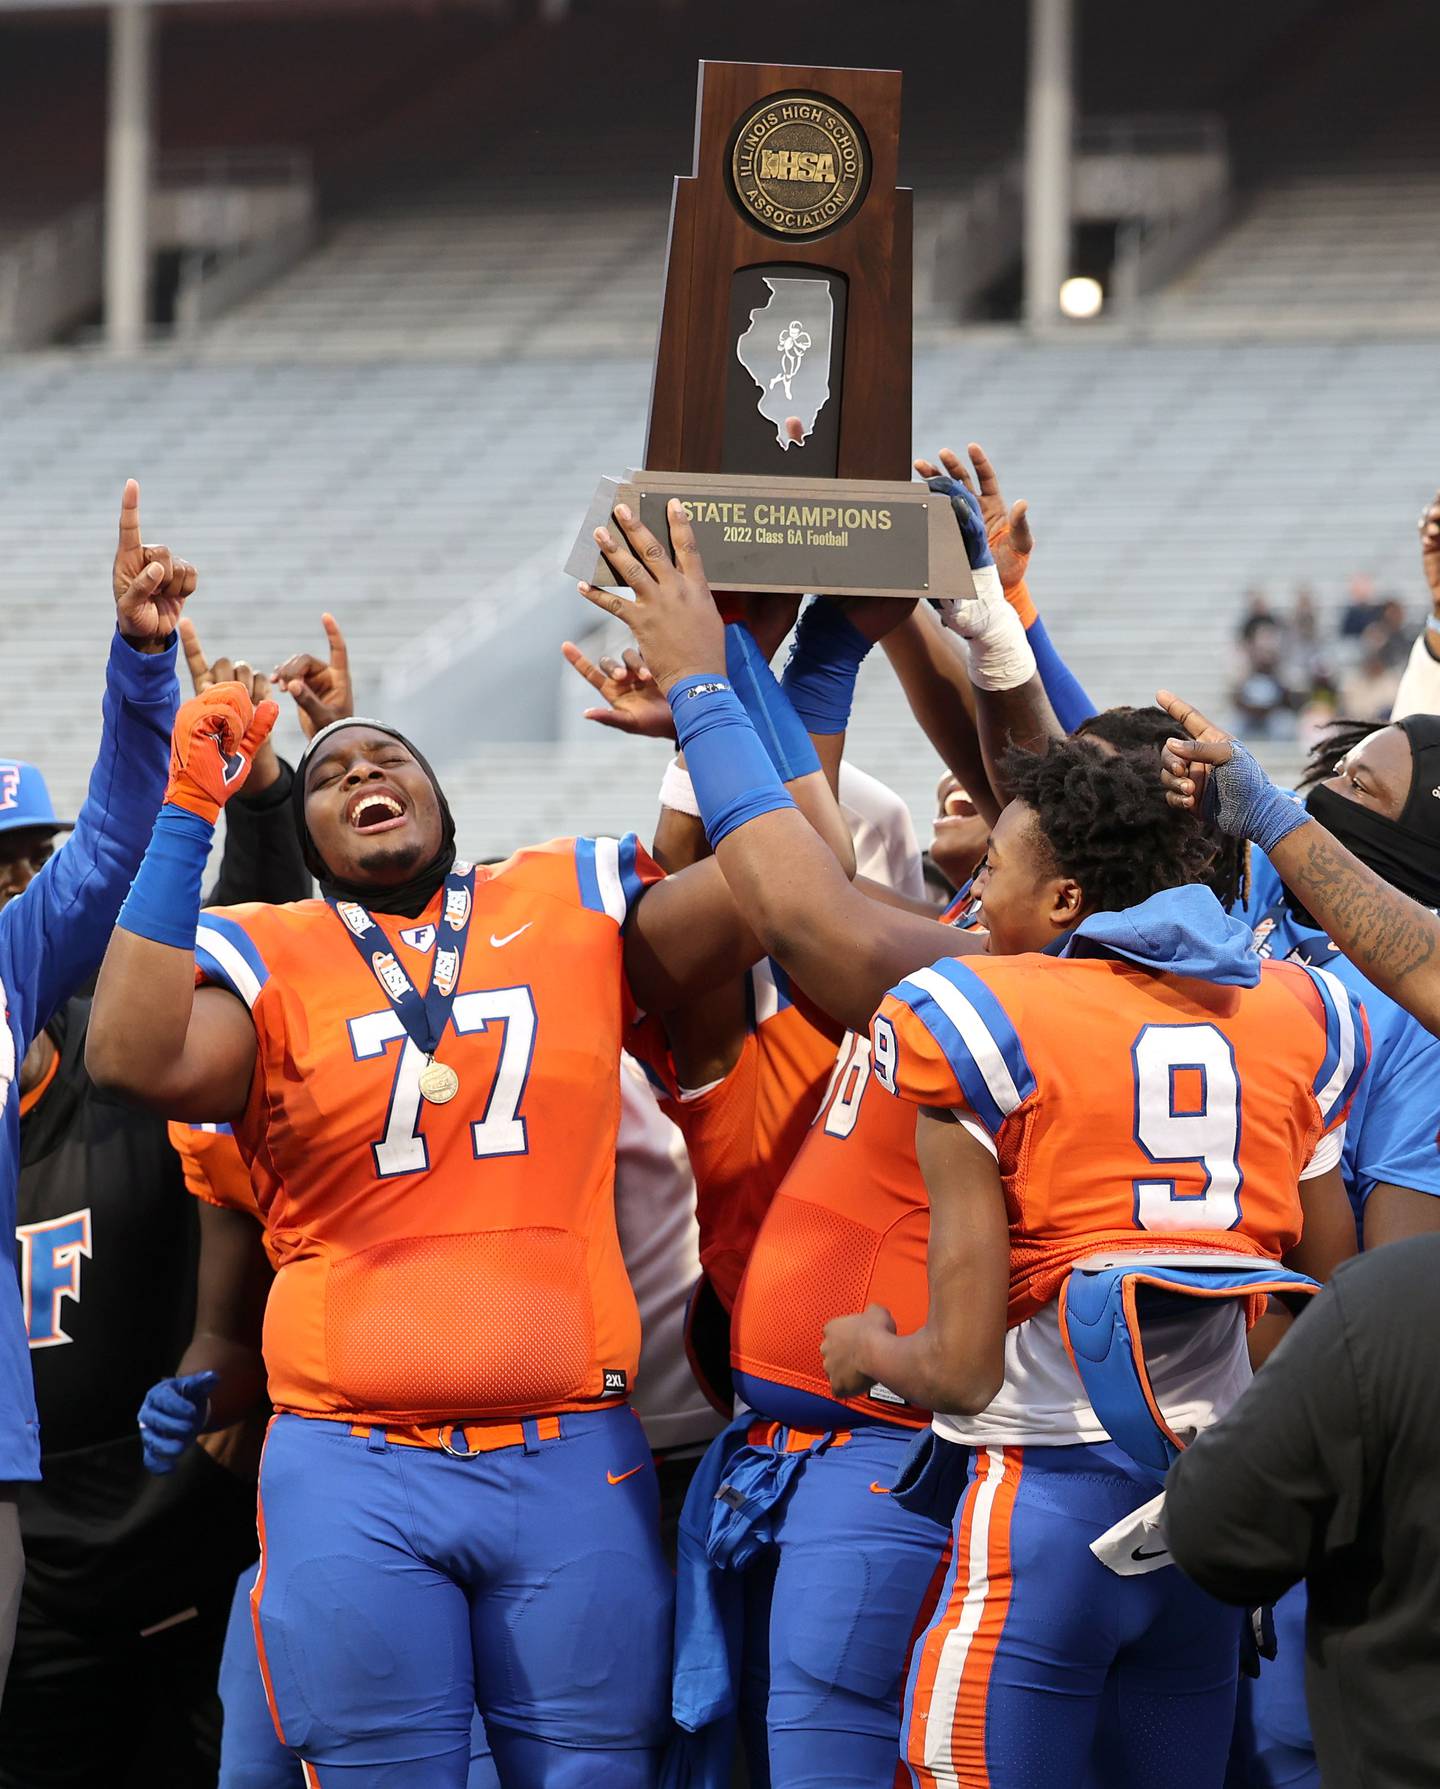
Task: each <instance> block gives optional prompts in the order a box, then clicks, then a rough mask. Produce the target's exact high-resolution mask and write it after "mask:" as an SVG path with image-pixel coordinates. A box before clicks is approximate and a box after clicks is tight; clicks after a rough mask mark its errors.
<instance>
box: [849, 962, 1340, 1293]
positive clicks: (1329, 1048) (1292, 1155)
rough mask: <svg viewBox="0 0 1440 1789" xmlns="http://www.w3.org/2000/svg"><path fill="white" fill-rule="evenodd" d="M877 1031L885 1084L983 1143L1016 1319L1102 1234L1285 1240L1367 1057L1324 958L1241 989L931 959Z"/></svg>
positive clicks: (1147, 974)
mask: <svg viewBox="0 0 1440 1789" xmlns="http://www.w3.org/2000/svg"><path fill="white" fill-rule="evenodd" d="M871 1039H872V1048H873V1053H874V1063H875V1073H876V1077H877V1079H879V1080H880V1081H881V1083H882V1085H884V1086H886V1087H888V1088H889V1089H890V1091H891V1092H892V1093H899V1094H900V1095H901V1096H902V1097H903V1098H904V1099H906V1100H909V1101H912V1102H914V1103H915V1104H917V1105H922V1106H932V1107H939V1108H949V1109H952V1110H954V1111H955V1112H957V1114H958V1115H959V1116H960V1117H961V1118H963V1119H964V1120H965V1121H966V1122H967V1123H968V1124H969V1125H970V1127H971V1129H972V1131H978V1133H980V1134H981V1136H982V1139H988V1140H989V1142H990V1144H991V1145H992V1146H993V1148H994V1150H995V1153H996V1156H997V1159H998V1161H999V1165H1000V1172H1001V1179H1002V1182H1003V1185H1004V1190H1005V1199H1006V1205H1007V1208H1008V1212H1009V1219H1010V1301H1009V1313H1008V1321H1009V1323H1010V1325H1011V1326H1012V1327H1013V1326H1014V1325H1015V1324H1017V1323H1021V1322H1023V1321H1024V1320H1025V1319H1026V1318H1029V1317H1032V1316H1034V1315H1035V1313H1036V1312H1037V1311H1039V1310H1040V1309H1041V1308H1042V1307H1043V1306H1044V1305H1046V1304H1048V1303H1049V1301H1050V1300H1051V1299H1052V1298H1053V1297H1054V1296H1055V1294H1056V1293H1057V1292H1058V1290H1059V1288H1060V1283H1061V1281H1062V1280H1063V1279H1064V1277H1065V1274H1066V1272H1067V1271H1068V1270H1069V1268H1070V1266H1071V1264H1072V1263H1073V1262H1074V1261H1076V1260H1078V1259H1079V1258H1080V1257H1081V1256H1083V1255H1086V1254H1090V1253H1093V1252H1095V1251H1096V1250H1097V1249H1099V1250H1113V1249H1125V1250H1126V1251H1128V1252H1134V1251H1140V1252H1143V1251H1144V1250H1146V1249H1160V1250H1165V1251H1173V1250H1175V1249H1177V1248H1183V1249H1197V1248H1200V1249H1213V1250H1218V1251H1220V1252H1223V1253H1229V1254H1237V1255H1242V1256H1250V1257H1252V1258H1253V1257H1257V1256H1258V1257H1264V1258H1270V1259H1279V1258H1280V1257H1281V1256H1283V1255H1284V1254H1285V1253H1286V1251H1287V1250H1288V1249H1290V1248H1291V1247H1292V1246H1293V1245H1294V1243H1295V1242H1296V1241H1298V1239H1299V1235H1300V1228H1301V1209H1300V1199H1299V1180H1300V1176H1301V1174H1302V1171H1303V1170H1304V1169H1305V1167H1306V1166H1307V1164H1308V1163H1309V1161H1310V1158H1311V1156H1312V1155H1313V1154H1314V1151H1315V1146H1316V1144H1317V1142H1318V1141H1319V1139H1320V1138H1321V1136H1322V1135H1323V1134H1325V1133H1327V1132H1329V1131H1332V1130H1334V1129H1335V1128H1336V1127H1337V1126H1339V1125H1340V1124H1341V1123H1343V1121H1344V1118H1345V1114H1346V1112H1347V1111H1348V1109H1349V1105H1350V1101H1351V1099H1352V1098H1353V1097H1354V1093H1355V1089H1356V1087H1357V1085H1358V1083H1359V1081H1360V1077H1361V1075H1362V1074H1363V1072H1364V1069H1365V1066H1366V1062H1367V1060H1368V1055H1369V1037H1368V1031H1367V1028H1366V1023H1365V1016H1364V1012H1363V1010H1362V1008H1361V1007H1360V1005H1359V1003H1358V1002H1356V1001H1354V1000H1353V999H1352V997H1351V996H1350V994H1349V993H1348V992H1347V991H1346V989H1345V988H1344V986H1343V985H1342V984H1341V983H1340V982H1339V981H1338V980H1337V979H1336V978H1335V977H1334V976H1332V975H1330V974H1328V973H1326V972H1325V971H1324V970H1311V969H1308V968H1306V967H1304V966H1302V965H1299V964H1292V963H1270V964H1266V965H1264V966H1263V968H1262V969H1261V972H1260V977H1259V980H1258V982H1257V983H1256V984H1255V985H1254V986H1253V987H1243V986H1233V985H1226V984H1222V983H1219V982H1212V981H1205V980H1201V979H1199V978H1197V977H1194V976H1178V975H1173V974H1166V973H1156V972H1155V971H1154V970H1151V969H1146V968H1141V967H1138V966H1137V965H1136V964H1134V963H1130V962H1127V961H1123V960H1120V959H1118V958H1115V957H1109V956H1105V957H1090V956H1087V957H1076V958H1069V959H1065V960H1061V959H1058V958H1055V957H1051V956H1045V955H1028V956H1019V957H979V958H977V957H967V958H966V959H965V960H964V961H963V962H962V961H960V960H959V959H956V958H949V957H947V958H942V959H941V960H940V961H939V962H937V963H935V964H933V965H932V966H931V967H930V968H928V969H921V970H917V971H916V972H915V973H914V974H912V975H910V976H908V977H907V978H906V979H905V980H904V981H903V982H901V983H900V984H899V985H898V986H897V987H896V988H894V989H892V991H891V992H890V993H889V994H888V995H887V996H886V997H885V1000H884V1002H883V1004H882V1005H881V1007H880V1010H879V1012H878V1013H877V1014H876V1016H875V1018H874V1020H873V1022H872V1026H871Z"/></svg>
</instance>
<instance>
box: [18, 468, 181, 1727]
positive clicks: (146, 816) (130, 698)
mask: <svg viewBox="0 0 1440 1789" xmlns="http://www.w3.org/2000/svg"><path fill="white" fill-rule="evenodd" d="M112 585H113V595H114V599H115V635H114V638H113V640H112V643H111V647H110V657H109V662H108V665H107V667H106V673H105V699H104V704H103V707H102V711H101V712H102V715H103V730H102V732H101V737H100V752H99V756H98V757H97V759H96V763H95V768H94V770H93V772H92V773H91V778H90V790H89V794H88V795H87V796H86V799H85V804H84V806H83V807H82V808H81V810H80V816H79V819H78V820H77V821H76V823H75V828H74V836H73V837H72V838H71V840H70V843H69V845H68V846H67V847H66V849H65V850H64V851H63V852H62V853H61V855H60V857H59V858H58V859H57V860H56V861H55V862H54V863H46V862H44V861H43V859H40V849H43V847H40V848H37V849H36V850H35V852H34V853H33V855H28V856H24V857H21V856H20V855H19V854H18V853H17V854H16V856H15V857H14V859H13V861H11V862H9V863H8V864H7V866H6V875H5V878H4V883H5V890H6V892H5V895H4V898H3V900H0V1008H3V1011H4V1015H5V1023H4V1024H3V1025H0V1109H3V1113H4V1125H3V1129H0V1245H3V1253H4V1258H5V1259H6V1260H8V1262H9V1264H10V1271H9V1272H8V1273H3V1272H0V1294H3V1296H0V1689H3V1687H4V1683H5V1674H6V1671H7V1669H8V1667H9V1663H10V1649H11V1642H12V1638H13V1635H14V1631H15V1621H16V1617H17V1615H18V1612H19V1606H20V1594H21V1587H22V1584H23V1582H24V1575H25V1557H24V1548H23V1544H22V1541H21V1532H20V1519H19V1512H18V1498H19V1495H21V1494H23V1491H24V1488H25V1485H26V1484H27V1483H29V1482H30V1481H33V1480H34V1479H36V1478H38V1477H39V1475H40V1437H39V1429H38V1424H37V1422H36V1416H35V1392H34V1386H33V1382H32V1376H31V1372H30V1361H29V1358H28V1350H27V1348H26V1334H25V1315H24V1311H23V1308H22V1302H21V1295H20V1284H19V1276H18V1275H17V1274H16V1272H15V1265H16V1263H15V1256H14V1254H13V1252H12V1251H13V1250H14V1247H15V1244H14V1241H13V1240H12V1238H13V1235H14V1225H15V1188H16V1182H17V1180H18V1177H19V1155H20V1125H19V1117H20V1113H19V1107H20V1092H21V1089H20V1074H19V1072H18V1071H19V1068H20V1064H21V1063H22V1062H23V1061H24V1060H25V1059H26V1057H27V1054H28V1052H29V1050H30V1047H31V1045H32V1044H33V1042H34V1040H35V1037H36V1035H37V1033H39V1032H41V1031H43V1030H44V1028H45V1026H46V1024H47V1023H48V1022H49V1020H50V1018H51V1017H52V1015H53V1014H54V1013H55V1011H56V1009H57V1008H58V1007H59V1006H60V1005H61V1003H62V1002H63V1001H64V1000H65V999H66V998H67V997H68V995H69V994H70V993H72V992H73V990H74V989H75V988H77V987H81V986H83V985H84V983H85V982H86V981H87V980H88V979H89V977H90V976H91V974H92V973H93V972H94V969H95V965H96V960H97V958H98V957H99V955H100V954H101V952H102V951H103V949H104V946H105V939H106V936H107V934H108V932H109V929H110V927H111V926H112V925H113V923H114V920H115V914H116V911H117V909H118V907H119V905H120V902H121V900H122V899H123V896H124V892H125V888H126V885H127V883H128V882H129V880H130V877H131V876H132V875H133V873H134V870H135V866H136V864H137V862H138V861H139V858H140V854H141V853H142V852H143V850H144V848H145V842H146V839H147V836H148V834H149V832H150V829H151V826H152V825H153V823H154V817H155V812H156V809H157V808H158V806H159V804H160V798H161V796H162V795H163V794H164V789H165V767H166V762H167V759H168V756H169V734H170V730H171V727H172V726H173V724H174V719H175V698H176V696H177V694H178V690H177V687H176V682H175V624H176V622H177V620H178V619H179V615H180V610H181V607H182V605H183V604H184V602H185V599H186V598H187V597H188V596H189V595H190V594H191V592H192V591H193V590H194V588H195V568H194V567H193V566H192V565H190V564H188V563H187V562H186V561H185V560H183V559H181V558H179V557H178V556H174V555H172V554H171V552H170V549H169V548H168V547H159V546H146V545H145V544H144V543H143V542H142V540H141V537H140V487H139V485H138V484H137V483H136V482H135V480H134V479H133V478H132V479H129V480H127V482H126V485H125V493H124V496H123V497H122V498H121V503H120V541H119V547H118V549H117V551H116V554H115V562H114V566H113V570H112ZM21 781H22V772H21V769H20V766H19V765H16V764H6V765H0V810H8V811H14V807H15V805H16V804H18V803H19V801H20V800H21V799H22V793H23V792H22V789H21ZM31 830H32V832H33V829H31ZM37 859H40V860H39V861H37ZM17 883H18V886H17ZM78 1255H79V1249H78V1245H77V1249H76V1255H75V1257H73V1258H75V1259H76V1260H77V1261H78ZM56 1298H57V1302H58V1298H59V1294H58V1291H57V1295H56ZM70 1724H72V1725H73V1722H72V1723H70ZM65 1730H66V1729H61V1731H62V1732H63V1731H65Z"/></svg>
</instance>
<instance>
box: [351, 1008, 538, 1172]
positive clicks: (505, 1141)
mask: <svg viewBox="0 0 1440 1789" xmlns="http://www.w3.org/2000/svg"><path fill="white" fill-rule="evenodd" d="M450 1024H451V1027H452V1028H453V1030H454V1031H455V1033H456V1035H457V1036H459V1037H466V1036H469V1035H471V1034H473V1033H475V1032H477V1031H486V1030H488V1029H489V1027H490V1026H491V1025H493V1024H499V1025H502V1026H503V1027H504V1032H503V1035H502V1037H501V1040H500V1060H499V1063H498V1064H497V1066H496V1070H495V1078H494V1080H493V1081H492V1082H491V1084H490V1088H489V1091H488V1093H487V1094H486V1097H485V1104H484V1109H483V1111H482V1113H481V1115H480V1117H479V1118H478V1119H477V1120H474V1121H473V1122H472V1123H471V1126H470V1140H471V1143H472V1146H473V1148H474V1151H475V1158H476V1160H477V1161H481V1160H484V1159H485V1158H486V1157H489V1156H499V1155H524V1154H525V1152H526V1151H527V1149H528V1148H529V1139H528V1137H527V1134H526V1129H525V1120H524V1118H523V1117H522V1116H521V1112H520V1106H521V1102H522V1101H523V1099H524V1097H525V1087H526V1083H527V1082H528V1081H529V1078H530V1064H531V1061H532V1060H533V1058H534V1054H535V1001H534V997H533V996H532V994H531V992H530V990H529V988H527V987H520V988H478V989H476V990H475V992H474V993H471V994H457V995H456V997H455V1004H454V1006H453V1007H452V1008H451V1012H450ZM349 1029H350V1046H351V1048H352V1049H353V1050H354V1052H355V1059H356V1061H357V1062H365V1061H368V1060H370V1059H372V1058H374V1057H376V1056H383V1055H384V1054H385V1052H386V1050H387V1049H388V1048H389V1047H390V1045H391V1044H393V1043H399V1045H400V1054H399V1057H398V1059H397V1061H396V1064H395V1077H394V1080H393V1081H392V1083H391V1087H390V1106H389V1110H388V1111H387V1112H386V1114H385V1134H384V1136H382V1137H381V1139H380V1141H379V1142H378V1143H375V1144H373V1145H372V1148H373V1151H374V1156H375V1172H376V1174H377V1175H379V1176H380V1178H381V1179H382V1180H388V1179H390V1178H391V1176H393V1175H396V1174H419V1173H423V1172H424V1170H425V1169H426V1168H428V1167H429V1166H430V1151H429V1148H428V1146H427V1144H426V1141H425V1138H424V1137H423V1136H422V1135H421V1133H420V1119H421V1115H422V1114H423V1112H424V1109H425V1102H424V1100H423V1099H422V1098H421V1095H420V1071H421V1070H422V1069H423V1068H424V1066H425V1056H424V1053H423V1052H422V1051H421V1050H420V1049H418V1048H417V1047H416V1045H415V1044H414V1043H413V1042H412V1041H411V1039H410V1038H409V1037H407V1036H406V1033H405V1027H404V1025H403V1024H402V1023H401V1020H400V1015H399V1013H397V1012H396V1011H395V1010H394V1008H393V1007H387V1008H385V1010H384V1011H383V1012H374V1013H362V1014H361V1016H360V1017H359V1018H358V1019H351V1020H350V1022H349ZM467 1096H468V1097H469V1098H471V1099H474V1097H475V1094H474V1091H473V1090H472V1089H470V1088H467V1087H466V1086H465V1084H464V1082H463V1081H462V1083H461V1088H460V1094H459V1097H460V1098H461V1099H465V1098H466V1097H467Z"/></svg>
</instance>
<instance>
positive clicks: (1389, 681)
mask: <svg viewBox="0 0 1440 1789" xmlns="http://www.w3.org/2000/svg"><path fill="white" fill-rule="evenodd" d="M1399 688H1400V673H1399V671H1398V670H1396V669H1395V668H1394V667H1393V666H1391V665H1390V664H1389V663H1388V662H1387V661H1386V658H1385V655H1384V652H1383V650H1382V649H1381V648H1380V647H1379V646H1375V647H1372V648H1370V649H1369V650H1368V651H1367V652H1366V653H1365V656H1364V657H1363V658H1362V659H1361V660H1360V662H1359V664H1358V665H1354V666H1352V667H1351V669H1350V670H1349V671H1347V672H1346V673H1345V675H1344V677H1342V678H1341V680H1340V711H1341V713H1342V714H1345V715H1348V716H1349V717H1350V718H1351V719H1352V720H1357V721H1384V720H1388V719H1389V717H1390V710H1391V707H1392V706H1393V705H1394V701H1395V695H1396V692H1397V690H1398V689H1399Z"/></svg>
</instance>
